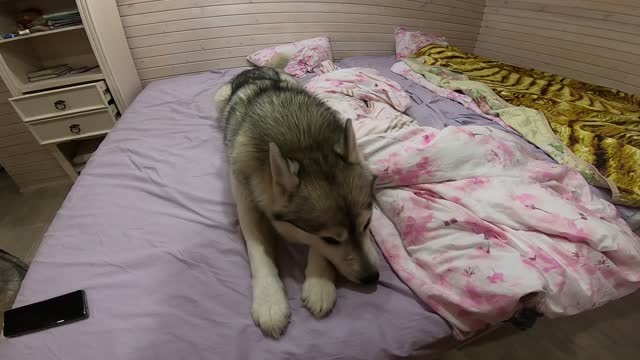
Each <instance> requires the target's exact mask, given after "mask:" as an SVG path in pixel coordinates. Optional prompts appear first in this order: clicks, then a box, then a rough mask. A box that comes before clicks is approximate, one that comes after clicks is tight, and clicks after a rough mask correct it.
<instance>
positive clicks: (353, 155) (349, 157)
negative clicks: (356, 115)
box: [334, 119, 360, 164]
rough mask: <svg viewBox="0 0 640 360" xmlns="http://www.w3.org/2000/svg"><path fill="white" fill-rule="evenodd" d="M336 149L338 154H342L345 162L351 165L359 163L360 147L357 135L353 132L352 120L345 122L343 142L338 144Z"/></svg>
mask: <svg viewBox="0 0 640 360" xmlns="http://www.w3.org/2000/svg"><path fill="white" fill-rule="evenodd" d="M334 149H335V150H336V152H337V153H338V154H340V156H341V157H342V159H344V161H346V162H348V163H350V164H356V163H358V161H359V159H360V154H359V153H358V145H357V144H356V133H355V132H354V131H353V125H352V124H351V119H347V121H346V122H345V124H344V134H343V135H342V142H341V143H338V144H336V146H335V148H334Z"/></svg>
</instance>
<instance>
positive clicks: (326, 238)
mask: <svg viewBox="0 0 640 360" xmlns="http://www.w3.org/2000/svg"><path fill="white" fill-rule="evenodd" d="M322 240H324V242H326V243H327V244H329V245H340V241H338V240H336V239H335V238H332V237H330V236H323V237H322Z"/></svg>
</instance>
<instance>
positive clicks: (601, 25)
mask: <svg viewBox="0 0 640 360" xmlns="http://www.w3.org/2000/svg"><path fill="white" fill-rule="evenodd" d="M485 13H486V14H496V15H504V16H511V17H513V18H519V17H521V18H530V19H542V20H547V21H555V22H558V23H566V24H574V25H581V26H585V27H590V28H593V29H604V30H612V31H619V32H625V33H629V34H635V35H640V26H638V25H631V24H623V23H619V22H615V21H608V20H598V19H590V18H583V17H579V16H570V15H563V14H555V13H548V12H542V11H530V10H520V9H509V8H495V7H487V8H486V9H485Z"/></svg>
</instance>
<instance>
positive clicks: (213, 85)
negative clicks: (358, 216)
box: [0, 56, 543, 359]
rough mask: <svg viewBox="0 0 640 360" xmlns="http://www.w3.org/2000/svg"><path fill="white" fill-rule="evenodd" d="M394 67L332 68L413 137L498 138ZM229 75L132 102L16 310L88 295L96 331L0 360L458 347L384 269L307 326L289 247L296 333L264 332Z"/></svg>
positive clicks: (43, 251)
mask: <svg viewBox="0 0 640 360" xmlns="http://www.w3.org/2000/svg"><path fill="white" fill-rule="evenodd" d="M395 61H396V60H395V58H394V57H366V56H363V57H355V58H348V59H344V60H342V61H341V62H340V63H339V65H340V66H343V67H354V66H361V67H370V68H375V69H377V70H379V71H380V73H381V74H382V75H383V76H386V77H388V78H390V79H393V80H395V81H397V82H398V83H400V84H401V85H402V87H403V89H404V90H405V91H407V92H409V93H410V94H411V98H412V101H413V104H412V106H411V107H410V108H409V110H408V112H407V113H408V115H409V116H411V117H413V118H415V119H416V120H417V121H418V122H419V123H420V124H421V125H426V126H431V127H434V128H437V129H442V128H445V127H449V126H459V125H485V126H490V127H496V128H498V127H499V125H498V124H496V123H494V122H492V121H491V120H489V119H487V118H485V117H483V116H481V115H479V114H477V113H474V112H472V111H470V110H467V109H466V108H464V107H463V106H462V105H460V104H458V103H455V102H453V101H450V100H448V99H445V98H442V97H439V96H436V95H435V94H433V93H431V92H429V91H428V90H426V89H424V88H422V87H420V86H418V85H416V84H414V83H412V82H410V81H408V80H406V79H404V78H402V77H401V76H398V75H396V74H394V73H392V72H391V71H389V69H390V67H391V65H392V64H393V63H394V62H395ZM237 72H239V70H228V71H220V72H208V73H203V74H199V75H191V76H182V77H178V78H173V79H167V80H160V81H156V82H153V83H151V84H149V85H148V86H147V87H146V88H145V89H144V91H143V92H142V93H141V94H140V95H139V96H138V98H137V99H136V100H135V101H134V103H133V104H132V105H131V107H130V108H129V109H128V110H127V112H126V113H125V114H124V116H123V117H122V119H121V120H120V121H119V123H118V124H117V126H116V127H115V128H114V129H113V131H112V132H111V133H110V134H109V136H108V137H107V139H106V140H105V141H104V142H103V144H102V146H101V147H100V149H99V150H98V152H97V153H96V154H95V155H94V157H93V158H92V159H91V161H90V162H89V164H88V165H87V167H86V169H85V170H84V171H83V173H82V175H81V176H80V177H79V179H78V180H77V182H76V183H75V185H74V187H73V188H72V190H71V192H70V193H69V195H68V197H67V199H66V200H65V202H64V204H63V206H62V208H61V209H60V211H59V213H58V215H57V217H56V219H55V220H54V222H53V223H52V225H51V227H50V228H49V231H48V232H47V233H46V235H45V238H44V240H43V242H42V246H41V247H40V249H39V251H38V254H37V256H36V257H35V259H34V261H33V263H32V265H31V268H30V270H29V272H28V274H27V276H26V279H25V281H24V282H23V285H22V289H21V291H20V293H19V295H18V297H17V300H16V304H15V306H20V305H24V304H28V303H31V302H35V301H39V300H43V299H47V298H50V297H53V296H56V295H60V294H64V293H67V292H70V291H73V290H76V289H85V290H86V293H87V298H88V304H89V308H90V314H91V316H90V318H89V319H88V320H86V321H81V322H78V323H75V324H72V325H68V326H64V327H60V328H57V329H55V330H51V331H44V332H39V333H34V334H31V335H29V336H24V337H19V338H15V339H11V340H3V343H2V344H1V345H0V357H1V358H2V359H26V358H38V359H61V358H62V359H88V358H92V359H97V358H104V359H176V358H189V359H192V358H224V359H269V358H292V359H295V358H302V357H304V358H306V359H329V358H344V359H389V358H400V357H406V356H410V355H413V356H427V355H435V354H437V353H439V352H442V351H444V350H446V349H449V348H451V347H452V346H455V344H456V341H455V340H454V339H453V338H452V337H451V328H450V327H449V325H448V324H447V323H446V322H445V321H444V320H443V319H442V318H441V317H440V316H438V315H437V314H435V313H434V312H433V311H432V310H431V309H429V308H428V306H426V305H424V304H423V302H422V301H420V300H419V299H418V298H417V297H416V296H415V295H414V293H413V292H412V291H411V290H410V289H409V288H408V287H407V286H406V285H405V284H404V283H403V282H402V281H401V280H400V279H399V278H398V277H397V276H396V275H395V274H394V272H393V271H392V270H391V269H390V268H389V265H387V263H386V262H384V261H382V263H381V269H380V274H381V277H380V281H379V284H378V285H377V286H376V287H361V286H356V285H352V284H349V283H346V282H340V283H339V284H338V300H337V305H336V308H335V309H334V310H333V312H332V314H331V315H330V316H329V317H328V318H326V319H323V320H315V319H314V318H313V317H312V316H311V315H310V314H309V313H308V312H307V311H306V310H305V309H304V308H303V307H302V302H301V300H300V290H301V284H302V281H303V273H304V264H305V259H306V256H305V249H303V248H300V247H297V246H295V245H283V244H281V246H280V248H279V254H280V255H283V254H286V255H287V256H292V257H293V259H294V263H295V266H293V267H291V269H289V270H287V271H284V273H282V278H283V280H284V283H285V286H286V288H287V293H288V298H289V304H290V306H291V310H292V320H291V324H290V325H289V327H288V329H287V332H286V334H285V336H284V337H283V338H282V339H280V340H278V341H274V340H272V339H269V338H265V337H264V336H263V335H262V334H261V333H260V331H259V329H258V328H257V327H256V326H255V325H254V324H253V322H252V319H251V316H250V308H251V306H250V302H251V296H250V274H249V264H248V260H247V257H246V253H245V248H244V243H243V241H242V238H241V235H240V231H239V227H238V221H237V217H236V214H235V205H234V202H233V199H232V196H231V192H230V188H229V184H228V178H227V166H226V159H225V156H224V152H223V146H222V135H221V132H220V130H219V129H218V127H217V123H216V119H215V117H216V115H215V111H214V109H213V101H212V99H213V94H214V93H215V91H216V90H217V88H218V87H220V86H221V85H222V84H224V83H225V82H226V81H228V80H229V79H230V78H231V77H232V76H233V75H234V74H236V73H237ZM308 80H309V79H308V78H305V79H303V82H305V81H308ZM520 141H522V143H523V144H524V145H525V146H531V145H530V144H528V143H527V142H526V141H524V140H520ZM540 154H541V156H543V154H542V152H540Z"/></svg>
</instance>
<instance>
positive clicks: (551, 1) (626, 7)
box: [487, 0, 640, 16]
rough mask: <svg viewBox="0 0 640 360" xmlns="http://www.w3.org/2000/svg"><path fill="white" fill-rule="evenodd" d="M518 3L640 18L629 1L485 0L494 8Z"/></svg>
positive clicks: (638, 10)
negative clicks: (497, 5)
mask: <svg viewBox="0 0 640 360" xmlns="http://www.w3.org/2000/svg"><path fill="white" fill-rule="evenodd" d="M519 2H532V3H536V4H539V5H540V6H563V7H572V8H574V9H576V10H582V9H585V10H594V11H599V12H607V13H616V14H633V15H634V16H640V7H639V6H638V3H637V1H636V2H635V6H632V4H634V2H633V1H629V2H627V3H626V4H623V3H621V1H620V0H612V1H589V0H523V1H518V0H516V1H512V0H487V6H495V4H496V3H498V4H504V3H507V4H509V3H519Z"/></svg>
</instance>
